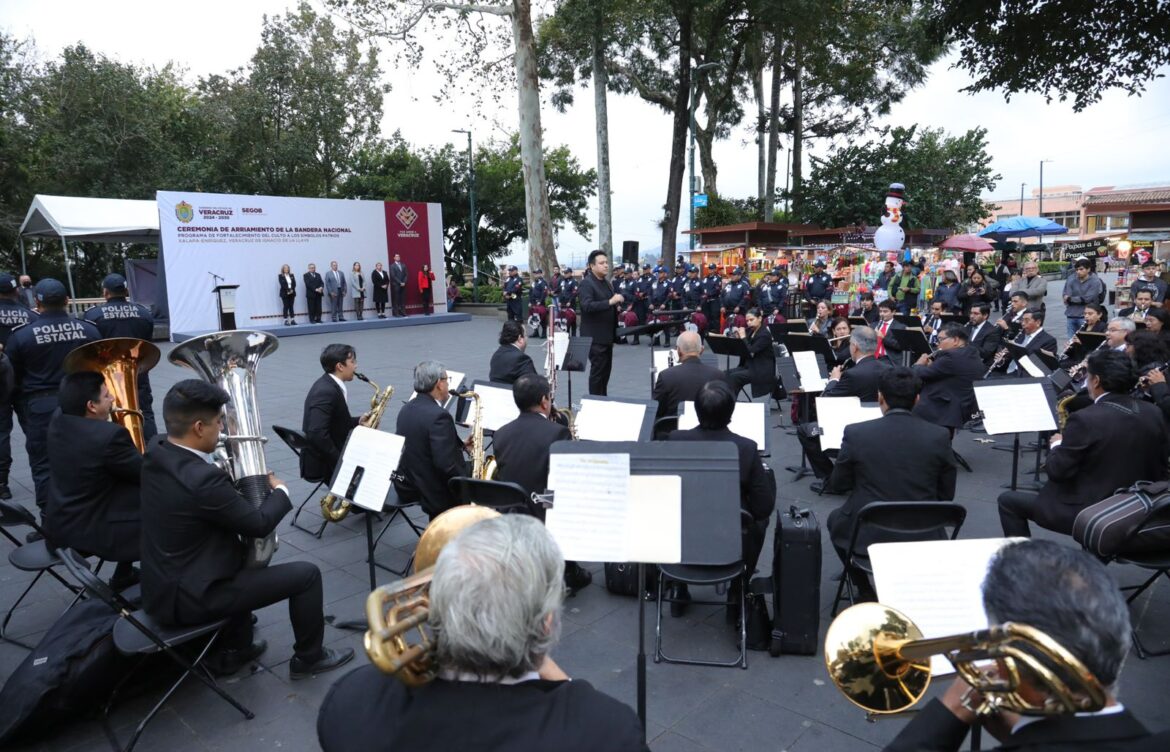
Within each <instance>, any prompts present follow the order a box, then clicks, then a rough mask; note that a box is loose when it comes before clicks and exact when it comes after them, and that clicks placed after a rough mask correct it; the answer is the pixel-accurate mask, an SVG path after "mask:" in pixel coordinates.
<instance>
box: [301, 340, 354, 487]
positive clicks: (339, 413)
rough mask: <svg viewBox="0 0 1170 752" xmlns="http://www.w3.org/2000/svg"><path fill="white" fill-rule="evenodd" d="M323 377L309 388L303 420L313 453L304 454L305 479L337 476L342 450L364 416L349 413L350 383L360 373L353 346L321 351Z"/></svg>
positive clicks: (327, 346)
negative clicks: (336, 471)
mask: <svg viewBox="0 0 1170 752" xmlns="http://www.w3.org/2000/svg"><path fill="white" fill-rule="evenodd" d="M320 361H321V370H322V371H324V372H325V373H324V374H322V375H321V377H320V378H318V379H317V380H316V381H314V382H313V385H312V386H311V387H309V393H308V394H307V395H305V406H304V411H303V414H302V417H301V431H302V432H303V433H304V434H305V439H306V440H307V441H308V443H309V447H310V449H309V451H307V452H301V456H300V463H301V476H302V477H305V478H325V479H326V480H329V479H330V478H332V477H333V471H334V470H336V469H337V463H338V462H339V461H340V460H341V451H342V449H344V448H345V442H346V440H347V439H348V438H349V432H350V431H352V430H353V429H354V428H355V427H356V426H357V425H358V423H359V422H360V421H361V417H360V416H359V417H356V418H355V417H353V416H351V415H350V414H349V404H348V402H347V397H348V396H349V391H348V389H347V387H346V384H349V383H350V382H352V381H353V380H354V374H356V373H357V351H356V350H354V349H353V348H352V347H350V346H349V345H342V344H333V345H326V346H325V348H324V349H323V350H321V357H320Z"/></svg>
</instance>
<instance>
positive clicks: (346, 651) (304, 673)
mask: <svg viewBox="0 0 1170 752" xmlns="http://www.w3.org/2000/svg"><path fill="white" fill-rule="evenodd" d="M352 660H353V648H338V649H336V650H335V649H333V648H325V651H324V653H323V654H322V655H321V657H320V658H318V659H317V660H316V661H313V662H312V663H309V662H308V661H304V660H301V659H300V658H298V657H297V656H295V655H294V656H293V658H292V660H291V661H289V662H288V678H290V679H310V678H312V677H314V676H316V675H317V674H323V673H325V672H326V671H332V670H333V669H335V668H338V667H339V666H344V665H345V664H347V663H349V662H350V661H352Z"/></svg>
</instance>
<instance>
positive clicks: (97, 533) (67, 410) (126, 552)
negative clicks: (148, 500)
mask: <svg viewBox="0 0 1170 752" xmlns="http://www.w3.org/2000/svg"><path fill="white" fill-rule="evenodd" d="M57 404H58V405H59V406H60V408H61V409H60V412H59V413H57V414H56V415H55V416H53V419H52V421H51V422H50V423H49V440H48V445H49V468H50V471H51V472H52V478H53V482H52V484H51V485H50V490H49V502H48V504H47V505H46V506H45V526H46V527H47V528H48V529H49V534H50V537H51V539H52V542H53V543H54V544H55V545H57V546H62V547H66V548H72V549H74V550H76V551H81V552H83V553H85V554H87V555H96V556H99V557H101V558H102V559H105V560H106V561H116V562H118V567H117V569H115V571H114V577H113V579H112V580H111V581H110V583H111V585H113V586H114V587H115V589H118V590H121V589H122V588H124V587H127V586H129V585H132V584H134V583H135V582H137V580H138V577H137V572H135V571H134V567H133V565H132V564H131V562H135V561H138V559H139V555H138V550H139V539H140V538H141V535H142V533H141V530H142V520H141V516H140V515H139V512H138V507H139V501H140V498H141V490H140V489H139V475H140V473H141V472H142V455H141V454H139V452H138V449H137V447H135V446H134V442H133V441H131V439H130V432H129V431H127V430H126V429H125V428H123V427H122V426H121V425H119V424H117V423H111V422H110V420H109V417H110V410H111V408H113V406H114V398H113V396H112V395H111V394H110V390H109V389H107V388H106V383H105V380H104V379H103V378H102V375H101V374H100V373H91V372H89V371H80V372H78V373H71V374H69V375H68V376H66V377H65V378H64V379H62V380H61V388H60V390H59V391H58V392H57Z"/></svg>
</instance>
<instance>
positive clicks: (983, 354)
mask: <svg viewBox="0 0 1170 752" xmlns="http://www.w3.org/2000/svg"><path fill="white" fill-rule="evenodd" d="M990 316H991V305H990V304H988V303H976V304H975V305H973V306H971V317H970V319H969V323H968V324H967V339H968V341H970V343H971V346H972V347H974V348H975V349H976V350H978V351H979V358H980V359H981V360H982V361H983V367H984V368H986V367H987V366H989V365H991V361H992V359H993V358H994V357H995V353H996V352H997V351H998V350H999V348H1000V346H1001V344H1002V342H1003V329H1000V328H999V327H998V326H996V325H995V324H992V323H991V322H990V321H988V320H987V319H988V318H989V317H990Z"/></svg>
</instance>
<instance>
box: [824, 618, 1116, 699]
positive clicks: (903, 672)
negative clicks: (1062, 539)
mask: <svg viewBox="0 0 1170 752" xmlns="http://www.w3.org/2000/svg"><path fill="white" fill-rule="evenodd" d="M936 654H942V655H944V656H946V658H947V659H948V660H949V661H950V662H951V663H952V664H953V665H954V667H955V670H956V671H958V673H959V675H960V676H962V677H963V679H964V680H965V681H966V682H967V683H968V684H970V685H971V686H972V687H973V688H975V689H976V690H977V691H979V692H980V693H981V694H982V695H983V697H984V701H983V704H982V705H981V706H980V707H979V708H978V709H976V711H975V713H976V715H979V716H982V715H986V714H988V713H994V712H997V711H999V710H1010V711H1012V712H1015V713H1022V714H1024V715H1059V714H1065V713H1068V714H1071V713H1083V712H1092V711H1096V710H1100V709H1101V708H1102V707H1104V706H1105V700H1106V695H1105V689H1104V687H1102V686H1101V683H1100V682H1098V681H1097V679H1096V677H1094V676H1093V674H1092V673H1091V672H1090V671H1089V670H1088V669H1087V668H1086V667H1085V665H1084V664H1083V663H1081V661H1080V660H1078V659H1077V658H1076V656H1074V655H1073V654H1072V653H1070V652H1068V651H1067V650H1065V649H1064V647H1062V646H1061V645H1060V644H1058V643H1057V642H1056V641H1055V640H1053V639H1052V638H1051V637H1049V636H1048V635H1047V634H1045V633H1044V632H1041V631H1040V630H1038V629H1035V628H1033V627H1029V626H1027V625H1024V624H1014V623H1011V622H1008V623H1005V624H999V625H996V626H993V627H990V628H988V629H983V630H979V631H978V632H971V633H969V634H957V635H950V636H948V637H936V638H933V639H923V637H922V632H921V631H920V630H919V629H918V627H917V626H916V625H915V624H914V622H912V621H910V619H908V618H907V617H906V615H905V614H902V613H901V612H899V611H897V610H895V609H892V608H890V607H888V606H883V605H881V604H880V603H860V604H858V605H856V606H852V607H850V608H847V609H846V610H844V611H842V612H841V614H840V616H838V617H837V618H836V619H834V620H833V623H832V624H830V625H829V631H828V633H827V634H826V635H825V665H826V667H827V668H828V670H829V678H830V679H832V680H833V683H834V684H835V685H837V689H839V690H840V691H841V694H843V695H845V697H846V698H847V699H848V700H849V701H850V702H852V703H853V704H854V705H857V706H858V707H860V708H861V709H863V710H866V711H868V712H869V713H870V714H873V715H884V714H889V713H898V712H900V711H903V710H906V709H908V708H910V707H911V706H913V705H914V704H915V703H917V702H918V701H919V700H920V699H921V698H922V696H923V695H924V694H926V689H927V687H929V686H930V660H929V659H930V656H932V655H936ZM989 662H990V663H991V664H992V665H991V666H990V667H988V666H987V665H986V664H988V663H989ZM996 669H998V671H996ZM1025 676H1026V678H1027V680H1028V681H1029V682H1031V683H1039V684H1041V685H1043V687H1044V689H1045V690H1047V691H1046V692H1045V693H1044V699H1043V700H1042V701H1041V702H1040V703H1039V704H1038V703H1037V702H1035V701H1033V700H1031V699H1029V697H1028V696H1025V693H1021V692H1020V685H1021V678H1022V677H1025ZM1028 694H1031V693H1028Z"/></svg>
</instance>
